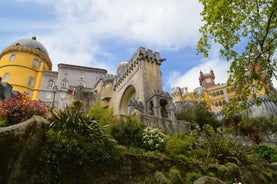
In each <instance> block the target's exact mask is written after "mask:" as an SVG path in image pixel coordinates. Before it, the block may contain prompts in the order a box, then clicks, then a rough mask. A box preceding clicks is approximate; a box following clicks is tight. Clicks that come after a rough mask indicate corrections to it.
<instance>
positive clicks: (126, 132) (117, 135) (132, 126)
mask: <svg viewBox="0 0 277 184" xmlns="http://www.w3.org/2000/svg"><path fill="white" fill-rule="evenodd" d="M143 129H144V125H143V123H142V122H140V121H139V120H138V119H137V118H136V117H132V116H129V117H126V118H124V119H123V118H122V119H120V120H119V121H118V122H117V123H115V124H114V125H112V127H111V135H112V137H113V138H114V139H115V140H117V141H118V143H119V144H121V145H124V146H131V147H132V146H133V147H140V146H142V134H143Z"/></svg>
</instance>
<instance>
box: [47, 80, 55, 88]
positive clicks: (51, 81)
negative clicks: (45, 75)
mask: <svg viewBox="0 0 277 184" xmlns="http://www.w3.org/2000/svg"><path fill="white" fill-rule="evenodd" d="M53 87H54V81H53V80H49V81H48V84H47V88H50V89H52V88H53Z"/></svg>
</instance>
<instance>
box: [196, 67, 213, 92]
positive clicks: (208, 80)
mask: <svg viewBox="0 0 277 184" xmlns="http://www.w3.org/2000/svg"><path fill="white" fill-rule="evenodd" d="M214 79H215V76H214V71H213V70H211V71H210V73H205V74H204V73H203V72H202V71H200V76H199V83H200V86H201V87H203V88H210V87H213V86H215V83H214Z"/></svg>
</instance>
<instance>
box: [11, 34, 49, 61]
mask: <svg viewBox="0 0 277 184" xmlns="http://www.w3.org/2000/svg"><path fill="white" fill-rule="evenodd" d="M12 45H14V46H16V45H22V46H26V47H31V48H34V49H38V50H40V51H41V52H43V53H44V54H45V55H46V56H47V57H49V55H48V52H47V50H46V48H45V47H44V46H43V45H42V44H41V43H40V42H39V41H37V40H36V37H35V36H33V37H32V39H20V40H17V41H15V42H13V43H12Z"/></svg>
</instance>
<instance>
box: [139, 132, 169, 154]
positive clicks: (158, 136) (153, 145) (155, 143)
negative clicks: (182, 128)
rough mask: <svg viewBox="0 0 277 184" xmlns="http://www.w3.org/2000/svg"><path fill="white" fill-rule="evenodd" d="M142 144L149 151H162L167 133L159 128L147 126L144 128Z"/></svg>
mask: <svg viewBox="0 0 277 184" xmlns="http://www.w3.org/2000/svg"><path fill="white" fill-rule="evenodd" d="M142 145H143V147H144V148H145V149H146V150H148V151H162V150H163V149H164V146H165V134H163V133H162V132H161V131H160V129H158V128H151V127H146V128H145V129H144V130H143V137H142Z"/></svg>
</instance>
